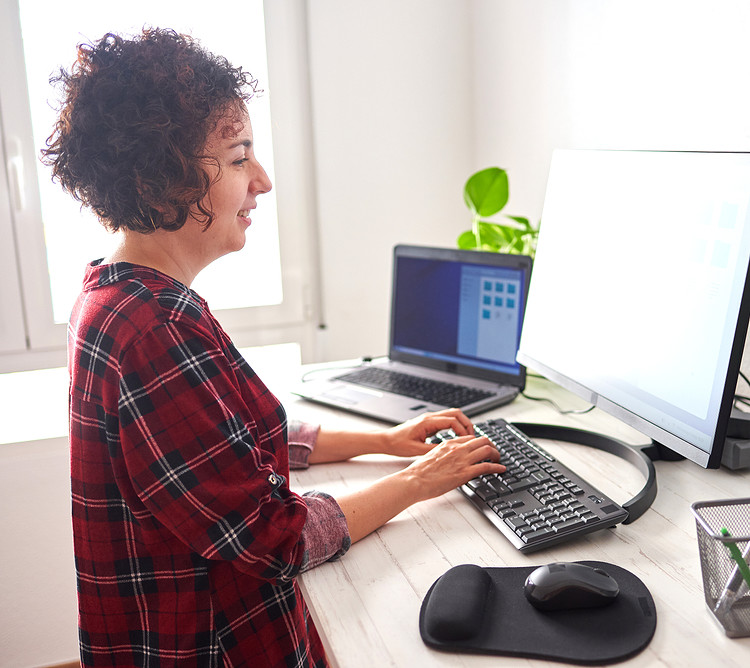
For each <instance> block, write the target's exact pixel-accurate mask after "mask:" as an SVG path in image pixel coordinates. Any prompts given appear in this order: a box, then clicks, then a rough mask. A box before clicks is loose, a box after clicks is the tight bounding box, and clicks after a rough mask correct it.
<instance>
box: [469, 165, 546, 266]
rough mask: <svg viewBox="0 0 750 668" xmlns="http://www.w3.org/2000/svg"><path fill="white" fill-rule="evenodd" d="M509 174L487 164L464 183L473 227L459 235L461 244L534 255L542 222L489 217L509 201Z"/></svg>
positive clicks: (470, 247)
mask: <svg viewBox="0 0 750 668" xmlns="http://www.w3.org/2000/svg"><path fill="white" fill-rule="evenodd" d="M508 196H509V190H508V174H507V172H506V171H505V170H504V169H500V167H487V168H486V169H482V170H480V171H478V172H476V173H474V174H472V175H471V176H470V177H469V178H468V180H467V181H466V185H465V186H464V202H466V206H467V207H469V211H471V229H470V230H466V231H465V232H463V233H462V234H461V235H460V236H459V237H458V239H457V244H458V247H459V248H462V249H466V250H489V251H495V252H498V253H516V254H519V255H530V256H532V257H533V256H534V251H535V250H536V240H537V237H538V235H539V226H538V225H537V226H536V227H535V226H533V225H532V224H531V223H530V222H529V219H528V218H522V217H521V216H509V215H507V214H503V216H504V217H505V218H506V219H507V222H505V221H503V222H493V221H491V220H487V219H488V218H490V217H491V216H494V215H495V214H497V213H499V212H500V211H501V210H502V208H503V207H504V206H505V205H506V204H507V203H508Z"/></svg>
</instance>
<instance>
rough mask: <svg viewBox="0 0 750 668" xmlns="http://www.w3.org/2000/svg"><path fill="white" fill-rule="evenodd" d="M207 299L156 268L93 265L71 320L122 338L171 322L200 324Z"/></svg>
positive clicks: (115, 264) (205, 310)
mask: <svg viewBox="0 0 750 668" xmlns="http://www.w3.org/2000/svg"><path fill="white" fill-rule="evenodd" d="M206 315H207V309H206V304H205V302H204V301H203V299H202V298H201V297H199V296H198V295H197V294H196V293H195V292H194V291H193V290H191V289H190V288H188V287H187V286H186V285H184V284H182V283H180V282H179V281H177V280H175V279H173V278H171V277H169V276H167V275H166V274H163V273H161V272H159V271H157V270H155V269H150V268H148V267H141V266H139V265H132V264H129V263H125V262H118V263H113V264H108V265H91V266H90V267H89V269H88V271H87V274H86V277H85V279H84V285H83V290H82V292H81V294H80V296H79V298H78V301H77V303H76V306H75V308H74V312H73V317H72V318H71V322H73V323H75V322H85V323H86V326H87V327H92V326H94V327H96V328H97V329H99V330H101V331H103V332H106V333H108V334H110V335H111V334H113V333H115V332H116V333H117V338H118V339H119V340H123V339H127V338H131V337H132V336H137V335H138V334H139V333H142V332H144V331H146V330H151V329H153V328H155V327H158V326H160V325H163V324H165V323H167V322H175V323H185V324H191V323H192V324H193V325H195V326H200V323H201V321H202V320H203V319H204V318H205V317H206Z"/></svg>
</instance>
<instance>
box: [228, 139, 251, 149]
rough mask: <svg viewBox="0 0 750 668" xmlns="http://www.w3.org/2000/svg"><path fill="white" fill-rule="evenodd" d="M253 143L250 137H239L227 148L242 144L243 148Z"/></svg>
mask: <svg viewBox="0 0 750 668" xmlns="http://www.w3.org/2000/svg"><path fill="white" fill-rule="evenodd" d="M252 145H253V140H252V139H240V140H239V141H236V142H234V143H233V144H232V145H231V146H230V147H229V148H237V147H238V146H244V147H245V148H250V147H251V146H252Z"/></svg>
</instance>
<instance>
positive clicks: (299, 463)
mask: <svg viewBox="0 0 750 668" xmlns="http://www.w3.org/2000/svg"><path fill="white" fill-rule="evenodd" d="M319 431H320V425H317V424H309V423H307V422H301V421H300V420H290V421H289V468H290V469H292V470H294V469H306V468H308V467H309V466H310V464H309V462H308V459H309V458H310V453H311V452H312V451H313V449H314V448H315V443H316V441H317V440H318V432H319Z"/></svg>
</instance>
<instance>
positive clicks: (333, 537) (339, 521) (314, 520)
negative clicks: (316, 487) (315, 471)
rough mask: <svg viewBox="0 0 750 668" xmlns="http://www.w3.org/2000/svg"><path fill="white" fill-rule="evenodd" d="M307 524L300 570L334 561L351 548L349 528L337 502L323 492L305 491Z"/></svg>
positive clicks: (303, 532)
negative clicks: (304, 549)
mask: <svg viewBox="0 0 750 668" xmlns="http://www.w3.org/2000/svg"><path fill="white" fill-rule="evenodd" d="M302 498H303V499H304V500H305V503H306V504H307V522H305V527H304V529H303V531H302V534H303V536H304V544H305V545H306V546H307V548H306V551H305V554H304V558H303V560H302V566H301V568H300V571H302V572H304V571H309V570H310V569H311V568H315V567H316V566H319V565H320V564H322V563H324V562H326V561H335V560H336V559H338V558H339V557H341V556H343V555H344V554H345V553H346V551H347V550H348V549H349V548H350V547H351V544H352V539H351V537H350V536H349V526H348V525H347V523H346V518H345V517H344V513H343V511H342V510H341V508H340V507H339V504H338V503H336V500H335V499H334V498H333V497H332V496H329V495H328V494H324V493H322V492H307V493H305V494H304V495H303V496H302Z"/></svg>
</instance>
